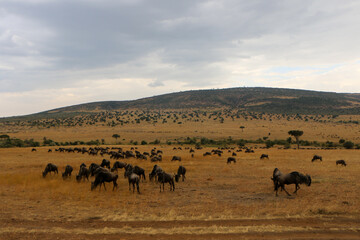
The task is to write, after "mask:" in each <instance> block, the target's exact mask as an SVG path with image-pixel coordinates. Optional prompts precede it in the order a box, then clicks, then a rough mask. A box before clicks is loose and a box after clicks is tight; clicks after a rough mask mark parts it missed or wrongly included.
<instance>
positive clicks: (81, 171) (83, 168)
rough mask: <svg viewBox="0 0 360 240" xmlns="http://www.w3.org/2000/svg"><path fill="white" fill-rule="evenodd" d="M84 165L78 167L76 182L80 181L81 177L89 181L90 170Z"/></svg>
mask: <svg viewBox="0 0 360 240" xmlns="http://www.w3.org/2000/svg"><path fill="white" fill-rule="evenodd" d="M84 165H85V164H84ZM84 165H83V164H81V167H80V169H79V173H78V175H76V180H77V181H78V182H80V181H81V179H83V180H84V181H85V178H86V179H87V180H88V181H89V176H90V170H89V169H87V168H86V166H84Z"/></svg>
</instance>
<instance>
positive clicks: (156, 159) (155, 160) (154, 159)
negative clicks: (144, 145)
mask: <svg viewBox="0 0 360 240" xmlns="http://www.w3.org/2000/svg"><path fill="white" fill-rule="evenodd" d="M150 161H151V162H161V161H162V157H161V155H159V156H154V157H152V158H151V159H150Z"/></svg>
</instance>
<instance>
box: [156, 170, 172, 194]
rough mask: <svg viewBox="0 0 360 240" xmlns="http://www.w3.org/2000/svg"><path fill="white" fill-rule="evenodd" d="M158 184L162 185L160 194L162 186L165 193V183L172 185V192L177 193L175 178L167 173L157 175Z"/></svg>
mask: <svg viewBox="0 0 360 240" xmlns="http://www.w3.org/2000/svg"><path fill="white" fill-rule="evenodd" d="M157 177H158V182H159V183H160V192H161V184H162V185H163V191H164V185H165V183H169V184H170V191H171V190H173V191H175V183H174V176H173V175H171V174H169V173H166V172H159V173H158V174H157Z"/></svg>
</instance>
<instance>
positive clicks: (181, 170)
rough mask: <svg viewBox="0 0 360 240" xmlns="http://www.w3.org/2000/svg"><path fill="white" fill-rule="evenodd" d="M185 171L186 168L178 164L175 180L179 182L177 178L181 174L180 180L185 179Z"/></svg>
mask: <svg viewBox="0 0 360 240" xmlns="http://www.w3.org/2000/svg"><path fill="white" fill-rule="evenodd" d="M185 173H186V168H185V167H183V166H179V168H178V171H177V174H176V175H175V181H176V182H179V178H180V176H182V180H183V181H184V179H185Z"/></svg>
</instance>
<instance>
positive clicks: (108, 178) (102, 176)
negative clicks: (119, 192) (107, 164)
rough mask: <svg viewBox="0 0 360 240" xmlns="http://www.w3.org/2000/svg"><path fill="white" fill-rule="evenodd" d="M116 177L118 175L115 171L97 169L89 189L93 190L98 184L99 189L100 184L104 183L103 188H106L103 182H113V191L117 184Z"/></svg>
mask: <svg viewBox="0 0 360 240" xmlns="http://www.w3.org/2000/svg"><path fill="white" fill-rule="evenodd" d="M103 169H104V168H103ZM117 179H118V175H117V174H115V173H112V172H109V171H107V170H106V171H103V170H102V171H99V172H97V173H96V175H95V181H94V182H92V183H91V190H94V189H95V188H96V187H97V186H98V185H100V189H101V184H103V185H104V189H105V190H106V187H105V182H113V191H114V189H115V188H117V186H118V184H117V182H116V181H117Z"/></svg>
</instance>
